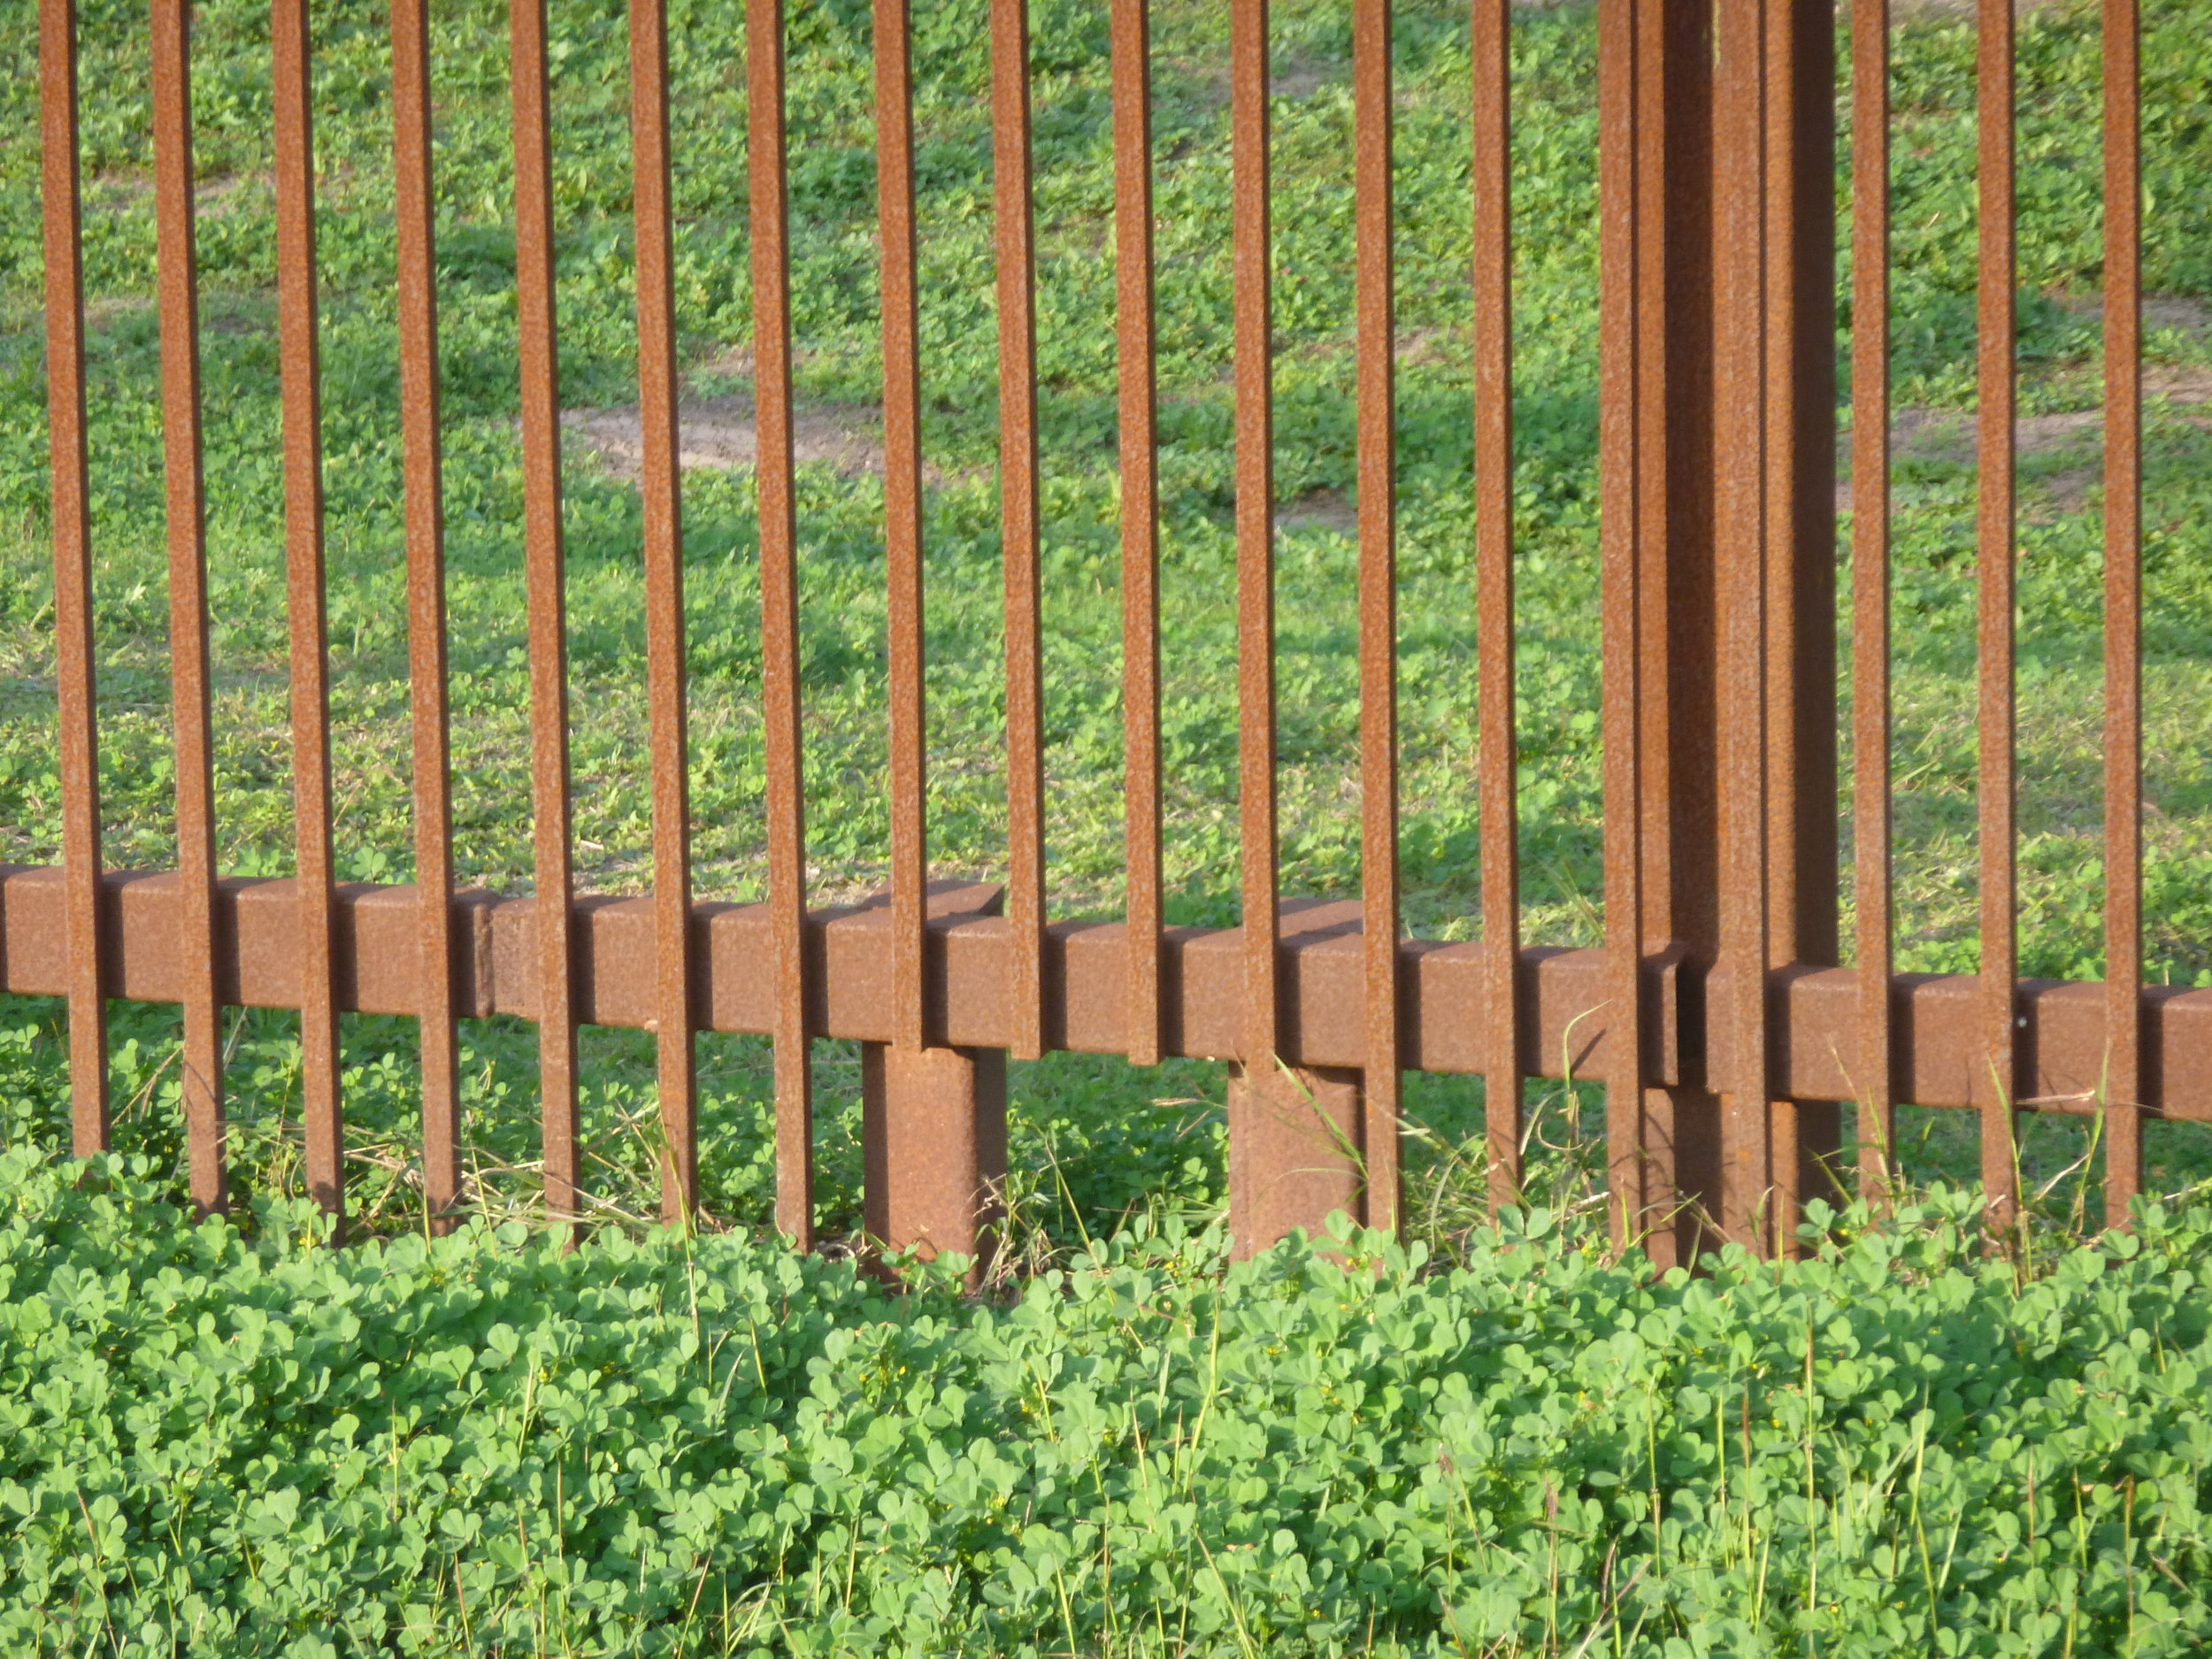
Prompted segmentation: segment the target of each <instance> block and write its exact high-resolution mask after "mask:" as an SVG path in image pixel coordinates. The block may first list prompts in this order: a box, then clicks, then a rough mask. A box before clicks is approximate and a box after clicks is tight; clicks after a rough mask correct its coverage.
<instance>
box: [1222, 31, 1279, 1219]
mask: <svg viewBox="0 0 2212 1659" xmlns="http://www.w3.org/2000/svg"><path fill="white" fill-rule="evenodd" d="M1267 16H1268V9H1267V0H1231V3H1230V6H1229V121H1230V126H1231V127H1232V129H1233V134H1232V140H1231V149H1232V155H1231V172H1232V175H1233V177H1232V187H1231V193H1232V196H1233V209H1232V214H1233V223H1232V226H1231V237H1232V240H1233V263H1234V270H1235V297H1234V302H1233V309H1234V313H1235V322H1234V336H1235V339H1234V348H1233V349H1234V354H1235V368H1234V373H1235V388H1236V496H1237V506H1236V544H1237V822H1238V840H1239V843H1240V848H1239V859H1240V893H1241V896H1242V900H1243V912H1244V928H1243V935H1244V939H1245V953H1246V956H1245V971H1244V977H1245V1013H1244V1027H1243V1037H1242V1041H1240V1043H1239V1044H1238V1045H1237V1049H1236V1053H1237V1056H1238V1058H1239V1059H1240V1061H1241V1062H1242V1063H1243V1065H1244V1068H1245V1074H1246V1077H1247V1079H1248V1080H1252V1079H1259V1080H1262V1081H1263V1083H1265V1084H1267V1085H1270V1086H1271V1085H1272V1084H1273V1082H1274V1081H1275V1079H1276V1078H1277V1076H1278V1072H1277V1056H1278V1052H1279V1046H1280V1042H1281V1032H1280V1025H1281V1010H1280V1008H1279V1002H1280V989H1279V985H1278V983H1277V977H1276V964H1275V951H1274V948H1273V944H1272V941H1273V940H1274V937H1275V932H1276V916H1277V908H1278V902H1279V901H1278V898H1277V894H1276V870H1277V867H1276V858H1275V851H1276V835H1275V456H1274V446H1275V429H1274V386H1273V380H1274V373H1273V361H1272V359H1273V347H1272V341H1271V327H1272V324H1271V315H1272V307H1271V301H1270V294H1271V288H1272V272H1271V268H1270V266H1271V258H1272V254H1271V245H1270V243H1271V237H1270V232H1269V224H1268V220H1269V201H1268V198H1269V186H1268V166H1269V143H1268V30H1267ZM1247 1104H1248V1100H1246V1099H1239V1100H1235V1101H1232V1102H1230V1108H1229V1158H1230V1163H1231V1165H1232V1167H1233V1169H1237V1170H1239V1171H1242V1179H1243V1180H1244V1181H1245V1182H1246V1184H1247V1185H1248V1184H1249V1183H1250V1181H1252V1180H1253V1179H1257V1175H1256V1171H1254V1170H1253V1168H1252V1164H1251V1153H1250V1149H1249V1148H1248V1147H1247V1146H1246V1144H1245V1142H1246V1139H1247V1136H1248V1131H1250V1130H1251V1128H1252V1127H1253V1114H1252V1113H1251V1112H1250V1111H1248V1110H1242V1108H1243V1107H1244V1106H1246V1105H1247ZM1238 1179H1239V1178H1238V1177H1237V1176H1232V1177H1231V1185H1232V1187H1234V1186H1236V1185H1237V1182H1238ZM1230 1231H1231V1233H1235V1232H1236V1217H1235V1216H1234V1215H1232V1217H1231V1218H1230Z"/></svg>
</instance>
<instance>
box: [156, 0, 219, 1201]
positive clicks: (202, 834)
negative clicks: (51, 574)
mask: <svg viewBox="0 0 2212 1659" xmlns="http://www.w3.org/2000/svg"><path fill="white" fill-rule="evenodd" d="M152 47H153V91H154V219H155V234H156V238H157V243H158V247H159V255H160V307H161V435H162V449H163V454H164V462H165V474H166V480H165V482H166V495H167V504H168V521H169V523H168V531H169V685H170V707H171V710H172V717H171V718H172V719H173V722H174V726H175V732H176V791H177V872H178V880H179V882H180V884H181V886H180V891H179V898H180V904H181V911H182V914H181V917H180V921H181V923H182V926H181V928H180V935H179V937H180V949H179V950H178V955H177V965H178V967H179V968H180V970H181V975H180V982H181V989H182V991H183V997H182V1001H183V1003H184V1064H183V1071H182V1074H181V1077H180V1082H181V1086H182V1093H183V1095H184V1124H185V1143H186V1150H187V1156H188V1160H189V1163H190V1166H191V1175H190V1180H191V1189H192V1203H193V1207H194V1208H195V1209H196V1210H198V1211H199V1212H200V1213H201V1214H203V1215H205V1214H207V1213H209V1212H210V1211H212V1210H221V1209H222V1208H223V1207H224V1205H225V1202H226V1201H227V1195H228V1194H227V1185H228V1183H227V1177H226V1171H225V1168H224V1162H223V1049H222V1032H221V1029H220V1025H219V1020H220V1006H219V1002H218V1001H217V998H216V992H215V770H214V758H213V750H214V739H213V731H212V721H211V716H210V711H209V704H208V629H207V538H206V519H207V513H206V496H205V491H204V478H203V474H202V470H201V445H200V317H199V279H198V274H197V269H196V266H197V250H196V247H195V245H194V243H195V237H194V234H193V182H192V181H193V166H192V20H191V12H190V9H189V7H188V4H186V0H153V15H152Z"/></svg>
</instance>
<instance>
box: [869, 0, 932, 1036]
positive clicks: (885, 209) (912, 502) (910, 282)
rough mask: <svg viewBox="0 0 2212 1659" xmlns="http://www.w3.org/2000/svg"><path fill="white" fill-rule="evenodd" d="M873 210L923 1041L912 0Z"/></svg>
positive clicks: (891, 21) (890, 93)
mask: <svg viewBox="0 0 2212 1659" xmlns="http://www.w3.org/2000/svg"><path fill="white" fill-rule="evenodd" d="M874 3H875V77H876V217H877V221H878V225H879V232H880V234H881V237H882V250H883V513H884V527H883V541H884V559H885V565H886V580H887V583H888V586H889V596H890V610H891V633H890V641H889V645H890V649H889V663H890V679H891V686H890V692H891V918H892V919H891V926H892V931H893V933H894V934H895V939H896V943H895V949H894V954H895V958H896V961H897V964H898V983H897V987H896V988H895V991H894V992H893V995H894V997H895V1007H896V1010H897V1018H898V1041H900V1042H901V1043H902V1044H903V1045H904V1046H906V1047H907V1048H920V1047H922V1046H923V1045H924V1041H925V1040H924V1037H923V1034H922V1032H923V1026H924V1025H925V1023H926V1018H927V1016H926V1010H925V1007H924V999H925V995H926V993H925V990H924V987H923V978H922V935H923V931H924V927H923V902H924V901H923V891H924V889H925V888H926V887H927V885H928V881H929V846H928V841H927V826H926V822H925V818H924V802H925V799H926V787H927V785H926V765H927V749H926V745H927V742H928V734H927V726H926V715H925V712H924V709H923V688H922V639H923V634H922V449H921V396H922V391H921V362H920V358H919V357H918V341H917V339H916V329H917V327H918V316H917V313H916V310H915V307H916V303H917V300H916V294H915V280H914V92H913V84H912V80H913V67H912V64H911V62H910V42H909V41H908V38H907V7H906V0H874Z"/></svg>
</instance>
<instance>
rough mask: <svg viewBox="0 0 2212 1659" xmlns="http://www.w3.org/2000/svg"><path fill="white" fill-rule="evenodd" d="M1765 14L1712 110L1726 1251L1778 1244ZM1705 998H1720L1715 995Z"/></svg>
mask: <svg viewBox="0 0 2212 1659" xmlns="http://www.w3.org/2000/svg"><path fill="white" fill-rule="evenodd" d="M1770 20H1771V19H1770V6H1769V4H1768V0H1717V4H1716V5H1715V7H1714V43H1715V48H1716V50H1715V57H1714V74H1713V81H1714V85H1713V110H1714V116H1715V123H1714V151H1715V162H1714V165H1715V173H1716V181H1717V194H1716V199H1715V204H1714V205H1715V234H1716V238H1717V242H1718V244H1719V253H1718V257H1717V262H1716V264H1717V277H1718V281H1717V287H1716V293H1715V307H1716V310H1717V312H1718V314H1719V329H1718V334H1717V342H1716V350H1715V354H1714V365H1713V375H1714V381H1715V389H1716V392H1717V398H1716V417H1717V438H1718V449H1717V455H1716V459H1715V467H1714V480H1713V481H1714V487H1715V492H1716V500H1715V505H1716V524H1715V531H1716V550H1717V558H1718V574H1719V580H1720V638H1719V645H1720V705H1719V713H1720V720H1721V728H1722V734H1723V735H1722V749H1721V765H1722V772H1721V812H1722V843H1721V844H1722V849H1723V856H1724V863H1723V871H1722V883H1721V903H1720V956H1721V960H1722V961H1723V962H1724V963H1726V964H1730V966H1731V967H1732V970H1733V972H1732V974H1731V976H1730V979H1729V981H1728V983H1729V986H1730V994H1729V995H1728V996H1727V997H1726V998H1725V999H1722V998H1720V997H1718V996H1717V995H1715V999H1714V1000H1715V1006H1716V1010H1717V1014H1718V1016H1719V1018H1717V1021H1716V1022H1715V1023H1716V1024H1717V1025H1718V1026H1720V1027H1721V1028H1722V1029H1723V1030H1724V1031H1725V1032H1726V1033H1727V1041H1728V1050H1727V1051H1728V1054H1729V1056H1730V1064H1729V1065H1728V1067H1727V1069H1726V1070H1724V1071H1723V1070H1718V1069H1715V1070H1714V1071H1713V1072H1712V1081H1713V1082H1714V1083H1715V1084H1716V1085H1717V1087H1718V1088H1719V1089H1720V1091H1721V1111H1722V1117H1721V1148H1722V1171H1721V1179H1722V1184H1721V1194H1720V1198H1721V1203H1720V1211H1719V1220H1720V1225H1721V1227H1722V1229H1723V1231H1724V1233H1727V1235H1728V1236H1729V1237H1730V1238H1732V1239H1736V1240H1744V1241H1747V1242H1751V1241H1756V1242H1758V1243H1761V1244H1770V1243H1771V1241H1772V1240H1773V1237H1774V1231H1773V1229H1774V1218H1773V1214H1772V1204H1771V1201H1772V1195H1773V1187H1774V1173H1773V1164H1772V1145H1771V1118H1770V1110H1769V1102H1770V1101H1771V1100H1772V1099H1773V1098H1774V1094H1773V1090H1772V1087H1771V1084H1772V1078H1771V1073H1770V1069H1769V1066H1768V1059H1767V1015H1766V977H1765V974H1764V972H1763V970H1764V969H1765V967H1766V966H1767V949H1768V925H1769V922H1768V918H1769V900H1770V893H1769V889H1768V885H1767V880H1768V872H1767V850H1768V849H1767V829H1768V825H1767V714H1768V707H1767V642H1768V641H1767V609H1768V595H1767V575H1768V572H1767V565H1768V557H1769V550H1770V536H1771V534H1772V529H1773V526H1772V522H1771V520H1770V516H1769V501H1770V490H1771V483H1772V480H1771V477H1770V472H1769V444H1770V442H1771V438H1772V430H1771V426H1770V419H1769V409H1770V367H1771V365H1770V362H1769V355H1768V354H1769V340H1770V332H1771V328H1772V319H1771V318H1770V314H1769V291H1768V283H1769V271H1770V252H1771V244H1770V234H1769V226H1768V221H1767V206H1768V188H1769V181H1770V180H1769V175H1770V165H1769V163H1770V155H1769V144H1770V140H1769V134H1768V130H1767V122H1768V100H1769V94H1770V86H1769V58H1770V53H1771V51H1772V50H1773V42H1772V40H1771V38H1770V34H1769V27H1768V26H1769V24H1770ZM1708 991H1709V995H1711V994H1712V987H1710V985H1709V986H1708Z"/></svg>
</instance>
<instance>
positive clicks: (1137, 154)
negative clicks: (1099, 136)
mask: <svg viewBox="0 0 2212 1659" xmlns="http://www.w3.org/2000/svg"><path fill="white" fill-rule="evenodd" d="M1148 5H1149V0H1112V8H1113V17H1112V30H1113V60H1114V62H1113V74H1114V318H1115V346H1116V349H1117V351H1118V355H1119V359H1120V361H1119V363H1118V367H1117V375H1118V381H1119V396H1120V417H1121V434H1120V438H1121V652H1122V666H1121V718H1122V742H1123V749H1124V759H1123V774H1122V788H1123V793H1124V795H1125V809H1124V818H1123V822H1124V826H1125V828H1124V834H1125V840H1126V857H1125V869H1126V872H1127V874H1126V887H1127V892H1126V896H1125V899H1124V901H1123V906H1122V909H1123V913H1124V915H1125V917H1126V918H1127V922H1126V926H1127V938H1128V943H1129V1046H1128V1055H1129V1058H1130V1059H1131V1060H1133V1061H1134V1062H1135V1063H1136V1064H1139V1065H1150V1064H1153V1063H1154V1062H1155V1061H1156V1060H1158V1059H1159V1057H1160V925H1161V912H1160V494H1159V476H1158V471H1157V467H1158V451H1157V442H1158V440H1157V434H1156V415H1157V392H1156V384H1155V376H1154V365H1153V298H1152V69H1151V36H1150V29H1149V27H1148Z"/></svg>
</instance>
